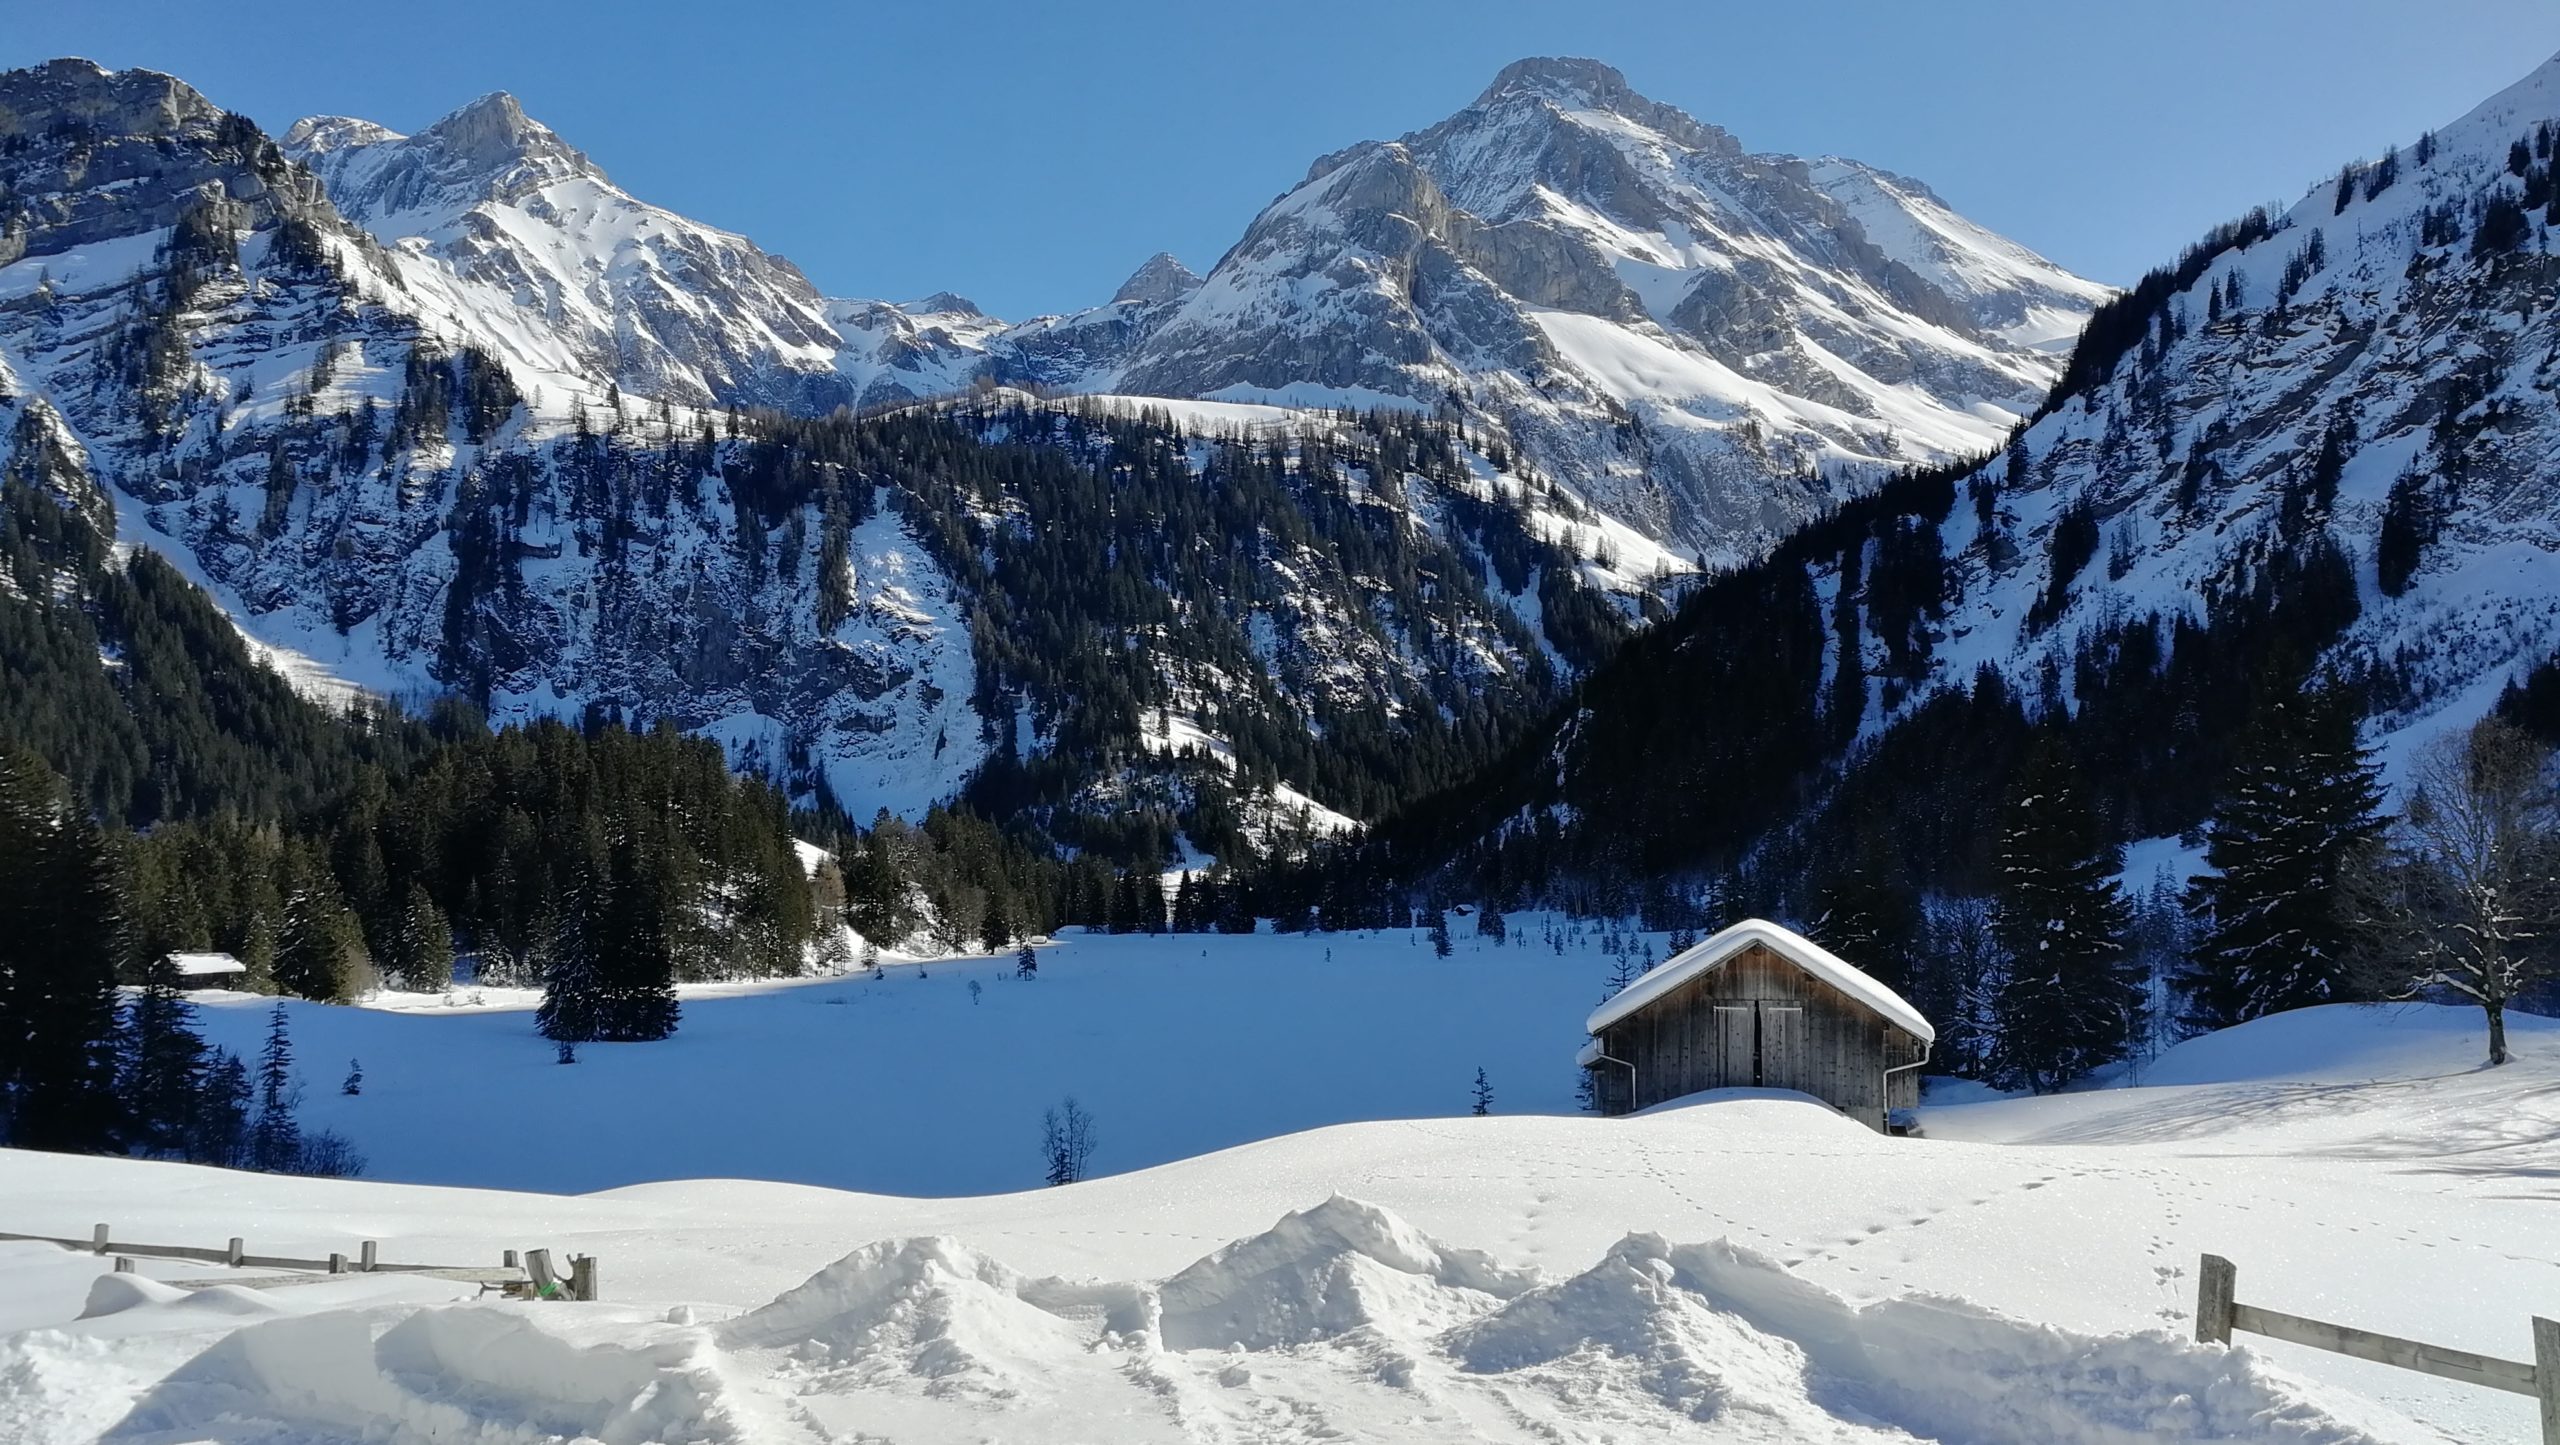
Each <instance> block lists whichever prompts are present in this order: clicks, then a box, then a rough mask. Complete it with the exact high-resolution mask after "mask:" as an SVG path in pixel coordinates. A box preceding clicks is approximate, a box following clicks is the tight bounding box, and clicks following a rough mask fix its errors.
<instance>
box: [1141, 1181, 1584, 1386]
mask: <svg viewBox="0 0 2560 1445" xmlns="http://www.w3.org/2000/svg"><path fill="white" fill-rule="evenodd" d="M1536 1282H1537V1279H1536V1276H1535V1275H1534V1274H1531V1273H1529V1272H1528V1271H1524V1270H1514V1269H1505V1268H1504V1267H1502V1266H1501V1265H1499V1264H1496V1263H1494V1261H1493V1259H1492V1258H1491V1257H1490V1256H1488V1255H1484V1254H1480V1253H1478V1252H1476V1251H1474V1250H1471V1249H1452V1248H1450V1247H1448V1246H1446V1245H1442V1244H1440V1243H1438V1242H1437V1241H1435V1240H1433V1239H1431V1238H1430V1237H1429V1236H1427V1235H1424V1234H1423V1233H1421V1232H1420V1231H1418V1230H1416V1229H1414V1228H1413V1226H1411V1225H1409V1224H1407V1223H1405V1222H1404V1221H1403V1220H1401V1219H1398V1218H1397V1217H1396V1216H1394V1215H1392V1214H1389V1213H1388V1212H1387V1211H1385V1210H1383V1209H1380V1208H1378V1207H1377V1206H1375V1205H1370V1204H1362V1203H1360V1202H1359V1201H1357V1200H1352V1199H1345V1198H1343V1197H1342V1196H1341V1195H1338V1194H1337V1195H1335V1196H1334V1197H1333V1198H1331V1199H1328V1200H1326V1201H1325V1202H1324V1203H1322V1204H1319V1205H1317V1206H1316V1207H1315V1208H1313V1209H1307V1210H1301V1211H1299V1212H1298V1213H1295V1214H1291V1215H1289V1216H1288V1217H1287V1218H1284V1219H1282V1220H1281V1221H1280V1222H1279V1223H1278V1224H1275V1225H1273V1226H1272V1227H1271V1228H1270V1229H1269V1230H1267V1231H1265V1232H1263V1233H1261V1234H1257V1235H1255V1236H1254V1237H1253V1238H1251V1239H1246V1240H1240V1241H1238V1242H1236V1243H1234V1244H1231V1245H1228V1246H1227V1247H1226V1248H1224V1249H1221V1250H1219V1251H1218V1252H1216V1253H1215V1254H1212V1255H1210V1256H1209V1257H1208V1258H1206V1259H1203V1260H1201V1261H1200V1262H1199V1263H1198V1264H1195V1265H1193V1266H1191V1267H1190V1268H1189V1269H1186V1270H1184V1271H1183V1272H1182V1273H1180V1274H1177V1275H1175V1276H1174V1277H1173V1278H1171V1279H1169V1280H1166V1281H1165V1282H1164V1285H1163V1287H1162V1291H1161V1297H1162V1300H1163V1323H1162V1326H1161V1333H1162V1338H1163V1340H1164V1344H1165V1347H1166V1348H1167V1349H1174V1350H1210V1349H1225V1348H1238V1349H1247V1350H1270V1349H1280V1348H1283V1347H1286V1346H1289V1345H1296V1344H1304V1343H1307V1342H1309V1341H1313V1340H1321V1339H1328V1338H1331V1337H1334V1336H1337V1335H1344V1334H1349V1333H1351V1332H1352V1331H1354V1330H1358V1329H1363V1328H1380V1327H1389V1328H1393V1327H1403V1328H1406V1329H1409V1330H1418V1331H1425V1332H1427V1331H1433V1330H1437V1329H1440V1328H1445V1327H1446V1326H1447V1324H1448V1323H1450V1321H1451V1320H1452V1319H1453V1318H1456V1317H1458V1316H1459V1315H1461V1314H1463V1313H1466V1312H1469V1311H1467V1308H1466V1302H1465V1301H1460V1300H1452V1299H1450V1298H1449V1296H1450V1294H1451V1293H1452V1292H1457V1293H1459V1294H1476V1295H1483V1296H1486V1297H1488V1302H1490V1300H1491V1299H1497V1298H1500V1299H1507V1298H1509V1297H1511V1296H1513V1295H1516V1294H1519V1293H1520V1292H1522V1291H1523V1290H1526V1289H1528V1288H1530V1287H1531V1286H1532V1285H1533V1284H1535V1283H1536Z"/></svg>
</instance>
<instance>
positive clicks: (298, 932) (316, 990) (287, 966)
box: [275, 839, 365, 1003]
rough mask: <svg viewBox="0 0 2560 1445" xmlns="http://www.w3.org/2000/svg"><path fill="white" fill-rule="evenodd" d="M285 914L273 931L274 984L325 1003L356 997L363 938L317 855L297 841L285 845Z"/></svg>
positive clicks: (334, 881) (341, 1001)
mask: <svg viewBox="0 0 2560 1445" xmlns="http://www.w3.org/2000/svg"><path fill="white" fill-rule="evenodd" d="M280 891H281V892H282V894H283V912H282V918H281V923H280V926H279V927H278V928H277V930H276V961H275V978H276V983H277V984H278V985H279V986H280V987H282V988H283V989H284V990H285V991H286V992H288V993H294V994H299V995H301V996H302V997H304V998H309V999H318V1000H320V1001H322V1002H324V1003H343V1002H345V1001H347V1000H349V999H352V998H354V997H355V995H356V991H357V988H358V986H359V979H360V977H361V974H362V970H363V968H364V966H365V956H364V943H363V935H362V934H361V933H360V932H359V930H358V929H357V926H356V919H355V915H354V913H353V912H351V911H350V910H349V909H348V907H347V901H346V899H345V898H344V897H343V896H342V895H340V893H339V892H338V885H337V881H336V879H334V878H333V877H331V875H330V872H329V866H328V864H327V863H326V862H325V861H323V860H322V858H321V857H320V853H319V850H318V849H317V848H316V847H315V846H313V845H312V844H311V843H309V842H306V841H303V840H301V839H293V840H289V841H288V842H287V843H286V844H285V852H284V879H283V884H282V888H281V890H280Z"/></svg>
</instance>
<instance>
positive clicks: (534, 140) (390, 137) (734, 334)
mask: <svg viewBox="0 0 2560 1445" xmlns="http://www.w3.org/2000/svg"><path fill="white" fill-rule="evenodd" d="M283 145H284V151H285V154H287V155H288V156H290V157H292V158H293V159H295V160H298V161H300V162H302V163H303V164H304V165H306V166H308V167H309V168H310V169H311V170H312V172H313V173H314V174H316V175H318V176H319V177H320V179H321V180H322V182H323V183H324V184H325V185H326V186H327V188H328V192H329V197H330V199H331V201H333V202H334V203H335V204H336V206H337V208H338V211H339V213H340V214H341V215H344V216H345V217H346V218H347V219H349V220H351V221H353V222H355V223H356V224H357V225H359V226H362V227H364V228H365V229H366V230H368V231H370V232H371V233H372V234H373V235H374V236H375V237H376V238H378V239H379V240H381V241H382V242H383V243H384V245H385V247H386V248H387V249H388V251H389V254H390V257H391V260H392V264H393V265H394V267H396V268H397V270H398V271H399V274H400V277H401V280H402V281H403V282H404V283H406V284H407V285H408V286H409V287H410V288H411V289H412V290H416V291H420V292H425V293H430V294H432V295H434V296H435V297H436V299H437V300H438V301H440V302H441V303H442V304H443V307H444V309H445V310H447V311H448V312H450V313H451V314H452V315H453V316H454V317H455V319H456V320H458V321H460V322H461V323H463V324H465V325H467V326H468V327H469V329H470V331H471V334H472V336H473V339H474V340H475V341H477V342H478V343H479V344H481V345H483V346H484V347H486V348H488V349H491V350H493V351H494V352H496V353H497V354H498V355H500V356H502V357H504V358H505V359H506V360H507V361H508V362H509V364H510V365H511V366H512V367H515V368H517V369H518V370H520V371H530V372H533V373H537V374H550V375H557V376H562V377H573V378H578V379H580V380H583V381H585V382H588V383H590V384H592V383H594V382H597V381H610V382H612V383H614V384H616V385H617V386H619V387H620V389H621V390H622V391H624V392H626V393H628V394H631V395H633V396H636V397H644V398H648V399H650V400H665V401H668V402H673V403H677V404H681V405H691V406H712V405H725V404H732V403H734V404H741V405H762V406H772V407H780V408H784V409H788V410H797V411H809V412H823V411H826V410H827V409H829V408H831V407H833V406H835V405H837V404H839V403H842V402H846V401H849V400H852V399H854V398H855V396H856V394H857V393H856V390H855V388H854V387H853V386H851V385H850V384H849V383H848V382H847V380H846V379H845V378H844V377H842V376H840V375H839V374H838V373H837V371H836V363H837V358H838V355H839V353H840V352H842V351H843V350H844V340H843V338H841V337H840V336H839V335H838V334H837V333H836V331H835V329H834V327H833V326H832V325H831V324H830V321H829V316H828V304H827V302H826V301H825V300H824V299H823V298H821V297H820V296H819V295H818V293H817V290H816V288H815V287H813V286H811V285H810V284H809V280H808V278H807V277H805V276H803V275H801V274H800V272H799V269H798V268H796V267H794V266H793V265H792V264H791V263H790V262H788V261H785V260H783V259H782V258H780V257H778V256H772V255H768V254H766V253H765V252H763V251H761V250H758V249H757V248H756V247H755V245H754V244H753V243H751V242H749V241H747V240H746V239H745V238H744V237H740V236H734V235H731V234H729V233H728V232H725V231H720V230H715V229H713V228H712V227H709V226H705V225H702V224H700V223H698V222H695V221H690V220H687V219H685V218H684V217H682V216H679V215H676V214H674V213H673V212H671V211H666V210H663V209H660V208H658V207H656V206H651V205H648V204H646V203H644V202H641V201H638V200H635V199H634V198H633V197H632V196H631V195H630V194H628V193H627V192H625V191H623V190H622V189H621V188H620V187H618V186H616V185H614V184H613V183H612V182H611V181H610V180H608V179H606V177H605V173H604V171H603V170H602V169H601V168H599V167H598V166H597V165H596V164H595V163H594V162H593V161H591V160H589V159H588V158H587V157H586V156H585V155H584V154H583V153H581V152H579V151H578V150H576V149H575V148H573V147H571V146H570V145H569V144H568V143H567V142H566V141H563V140H562V139H561V138H560V137H559V136H558V135H556V134H554V133H553V132H552V131H551V130H550V129H549V128H548V127H546V126H544V125H542V124H541V123H540V122H538V121H535V120H533V119H532V118H530V117H528V116H527V115H526V114H525V113H524V110H523V108H522V107H520V106H519V105H518V104H517V103H516V100H515V97H513V96H510V95H507V94H504V93H498V94H493V95H486V96H483V97H481V98H480V99H478V100H475V101H473V102H472V103H471V104H469V105H466V106H464V107H463V108H462V109H460V110H457V111H455V112H454V113H453V114H451V115H448V116H446V117H445V118H444V119H442V120H440V121H437V122H436V123H435V124H434V125H432V126H429V127H428V128H427V129H425V130H423V131H421V132H419V133H418V134H416V135H414V136H403V135H398V134H395V133H393V132H391V131H388V130H385V129H384V128H382V127H381V126H378V125H374V124H372V123H370V122H367V121H361V120H353V119H349V118H347V117H344V116H317V117H311V118H308V119H305V120H301V121H298V122H296V123H295V124H294V126H293V128H292V129H291V130H289V131H288V132H286V134H285V137H284V143H283Z"/></svg>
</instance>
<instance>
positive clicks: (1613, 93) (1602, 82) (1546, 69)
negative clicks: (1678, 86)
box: [1450, 56, 1741, 153]
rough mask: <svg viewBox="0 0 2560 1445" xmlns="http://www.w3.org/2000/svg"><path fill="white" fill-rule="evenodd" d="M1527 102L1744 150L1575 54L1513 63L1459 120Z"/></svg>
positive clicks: (1692, 143)
mask: <svg viewBox="0 0 2560 1445" xmlns="http://www.w3.org/2000/svg"><path fill="white" fill-rule="evenodd" d="M1523 103H1526V104H1531V105H1540V106H1543V107H1545V108H1551V109H1553V110H1555V111H1561V112H1571V111H1605V112H1607V113H1608V114H1611V115H1615V116H1618V117H1620V118H1622V119H1625V120H1631V121H1634V122H1635V123H1636V124H1638V125H1641V126H1644V127H1646V128H1648V129H1651V130H1656V131H1660V132H1661V133H1662V134H1664V135H1665V136H1668V137H1669V138H1671V139H1672V140H1674V141H1677V142H1678V143H1679V144H1681V145H1684V146H1688V147H1691V148H1692V149H1699V150H1731V151H1734V152H1736V153H1739V151H1740V149H1741V147H1740V146H1739V145H1738V144H1736V143H1735V142H1734V140H1733V138H1732V137H1731V136H1730V135H1727V134H1726V133H1725V132H1724V131H1722V130H1720V129H1718V128H1716V127H1715V126H1711V125H1708V124H1706V123H1705V122H1703V121H1701V120H1699V119H1698V118H1696V117H1695V116H1692V115H1690V114H1689V113H1688V112H1686V111H1684V110H1681V109H1680V108H1679V107H1677V106H1671V105H1665V104H1663V103H1662V102H1660V101H1658V100H1654V99H1652V98H1651V97H1649V96H1645V95H1642V94H1639V93H1638V92H1637V91H1636V89H1635V88H1634V87H1633V86H1630V85H1628V84H1627V78H1626V76H1624V75H1623V74H1621V73H1619V71H1618V69H1617V67H1616V66H1613V65H1607V64H1604V63H1602V62H1600V61H1597V60H1587V59H1582V58H1580V57H1574V56H1532V57H1530V58H1529V59H1526V60H1515V61H1513V62H1511V63H1510V64H1509V65H1506V66H1504V67H1503V68H1502V73H1501V74H1499V75H1496V76H1495V77H1494V78H1493V84H1491V85H1488V86H1486V87H1485V89H1484V93H1483V94H1482V95H1479V96H1477V97H1476V99H1475V103H1474V104H1473V105H1471V106H1469V107H1467V110H1466V111H1465V112H1462V113H1461V115H1460V117H1459V119H1460V120H1463V119H1464V118H1465V117H1466V116H1469V115H1474V114H1479V113H1488V112H1490V113H1501V112H1505V111H1508V110H1510V109H1512V108H1513V107H1515V106H1517V105H1520V104H1523ZM1450 123H1452V124H1454V123H1456V122H1455V121H1453V122H1450Z"/></svg>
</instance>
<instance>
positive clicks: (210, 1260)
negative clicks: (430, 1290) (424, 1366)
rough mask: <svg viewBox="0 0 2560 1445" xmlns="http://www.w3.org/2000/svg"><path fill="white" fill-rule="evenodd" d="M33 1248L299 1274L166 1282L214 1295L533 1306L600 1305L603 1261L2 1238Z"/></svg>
mask: <svg viewBox="0 0 2560 1445" xmlns="http://www.w3.org/2000/svg"><path fill="white" fill-rule="evenodd" d="M11 1239H16V1240H26V1241H29V1242H31V1243H35V1244H53V1245H60V1246H61V1247H62V1248H64V1249H71V1250H79V1251H82V1252H85V1253H89V1254H99V1255H113V1256H114V1257H115V1260H116V1270H117V1271H118V1272H119V1273H130V1272H131V1271H132V1269H133V1261H134V1260H136V1259H183V1260H195V1261H199V1262H202V1263H205V1264H219V1265H227V1266H229V1267H230V1268H232V1269H263V1270H292V1271H295V1272H294V1273H291V1274H263V1275H216V1276H213V1277H212V1278H209V1279H173V1280H167V1281H164V1283H167V1284H172V1285H175V1286H177V1287H178V1288H180V1289H189V1290H194V1289H210V1288H212V1287H213V1286H215V1285H224V1284H227V1285H236V1286H239V1287H241V1288H244V1289H277V1288H282V1287H285V1286H288V1285H297V1284H318V1283H320V1282H322V1281H324V1280H327V1279H328V1278H329V1277H331V1276H333V1275H344V1274H406V1275H416V1276H419V1277H421V1278H426V1279H449V1280H458V1281H460V1282H462V1283H465V1284H477V1285H479V1286H481V1287H482V1288H483V1289H497V1290H501V1291H503V1292H505V1293H507V1294H511V1295H522V1296H527V1297H530V1298H533V1299H573V1300H592V1299H594V1298H596V1260H595V1256H593V1255H587V1254H578V1255H571V1256H570V1257H569V1273H568V1275H567V1276H566V1277H565V1278H564V1277H562V1276H561V1275H560V1273H559V1272H558V1271H557V1270H555V1269H554V1268H553V1267H552V1264H551V1251H549V1250H547V1249H533V1250H527V1251H525V1252H524V1254H523V1256H522V1257H521V1259H519V1257H518V1255H517V1253H516V1251H514V1250H512V1249H510V1250H508V1251H506V1253H505V1255H504V1256H503V1258H502V1259H501V1261H500V1263H499V1264H498V1265H496V1266H495V1267H494V1268H493V1267H488V1266H479V1267H474V1266H469V1265H443V1264H385V1263H383V1262H382V1258H381V1246H380V1245H379V1244H378V1243H377V1242H376V1241H374V1240H370V1239H367V1240H363V1241H360V1242H359V1243H358V1246H357V1249H356V1253H355V1255H354V1257H352V1258H350V1257H349V1256H347V1255H344V1254H332V1255H330V1256H329V1257H328V1258H327V1259H296V1258H291V1257H288V1256H285V1255H275V1254H251V1253H250V1252H249V1251H248V1248H247V1243H246V1241H244V1240H242V1239H241V1238H239V1237H238V1236H236V1235H235V1236H233V1237H232V1239H231V1241H230V1242H229V1243H228V1244H226V1245H224V1246H223V1247H222V1248H220V1249H207V1248H205V1247H203V1246H201V1245H191V1244H132V1243H128V1242H126V1241H123V1240H118V1239H114V1238H112V1237H111V1236H110V1233H109V1231H108V1229H107V1226H105V1225H103V1224H101V1225H99V1226H97V1228H96V1229H94V1230H92V1231H91V1232H90V1236H89V1237H88V1238H87V1239H63V1238H59V1237H57V1236H54V1235H50V1234H7V1233H0V1240H11Z"/></svg>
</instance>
